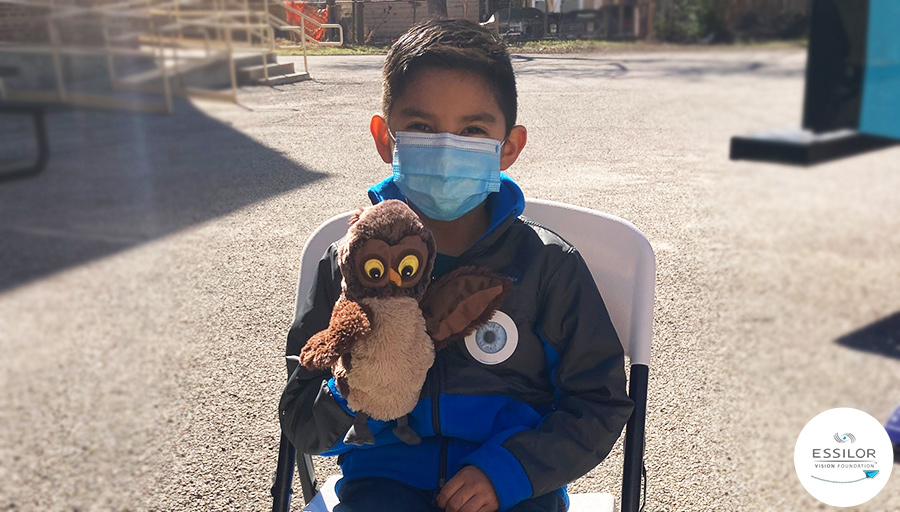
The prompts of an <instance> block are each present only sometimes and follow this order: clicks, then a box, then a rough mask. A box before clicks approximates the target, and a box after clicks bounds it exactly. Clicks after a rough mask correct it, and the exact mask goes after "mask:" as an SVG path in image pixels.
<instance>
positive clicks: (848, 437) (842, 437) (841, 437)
mask: <svg viewBox="0 0 900 512" xmlns="http://www.w3.org/2000/svg"><path fill="white" fill-rule="evenodd" d="M834 440H835V441H837V442H839V443H846V442H847V441H850V444H853V443H855V442H856V437H855V436H854V435H853V434H851V433H849V432H848V433H846V434H838V433H837V432H835V433H834Z"/></svg>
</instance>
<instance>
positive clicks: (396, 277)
mask: <svg viewBox="0 0 900 512" xmlns="http://www.w3.org/2000/svg"><path fill="white" fill-rule="evenodd" d="M388 279H390V280H391V282H392V283H394V284H395V285H397V286H400V285H401V284H402V283H403V280H402V279H400V274H398V273H397V272H396V271H395V270H394V269H392V268H389V269H388Z"/></svg>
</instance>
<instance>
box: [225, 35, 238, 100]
mask: <svg viewBox="0 0 900 512" xmlns="http://www.w3.org/2000/svg"><path fill="white" fill-rule="evenodd" d="M225 35H226V37H227V39H226V42H227V43H228V73H229V74H230V76H231V97H232V99H233V101H234V102H235V103H237V71H236V70H235V65H234V49H233V48H232V45H231V27H230V26H229V27H227V28H226V29H225Z"/></svg>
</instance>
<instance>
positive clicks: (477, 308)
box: [420, 267, 512, 350]
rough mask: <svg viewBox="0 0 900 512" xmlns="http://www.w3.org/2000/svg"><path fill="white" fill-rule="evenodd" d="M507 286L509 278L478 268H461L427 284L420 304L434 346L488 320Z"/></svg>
mask: <svg viewBox="0 0 900 512" xmlns="http://www.w3.org/2000/svg"><path fill="white" fill-rule="evenodd" d="M510 288H512V282H511V281H510V280H509V279H507V278H505V277H502V276H499V275H497V274H495V273H493V272H491V271H490V270H488V269H486V268H481V267H460V268H458V269H456V270H454V271H453V272H450V273H449V274H447V275H445V276H444V277H442V278H440V279H439V280H438V281H437V282H435V283H432V284H431V285H429V286H428V289H427V290H426V291H425V296H424V297H423V298H422V301H421V302H420V306H421V308H422V316H424V317H425V329H426V331H428V335H429V336H431V339H433V340H434V343H435V349H436V350H441V349H442V348H444V347H445V346H446V345H447V343H449V340H450V338H454V337H465V336H468V335H469V334H472V333H473V332H475V331H476V330H477V329H478V328H479V327H481V326H482V325H484V324H485V323H487V321H488V320H490V318H491V316H492V315H493V314H494V312H495V311H497V308H499V307H500V304H501V303H502V302H503V297H505V296H506V293H507V292H508V291H509V290H510Z"/></svg>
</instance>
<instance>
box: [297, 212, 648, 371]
mask: <svg viewBox="0 0 900 512" xmlns="http://www.w3.org/2000/svg"><path fill="white" fill-rule="evenodd" d="M351 213H352V212H347V213H343V214H340V215H337V216H335V217H332V218H331V219H329V220H327V221H325V222H324V223H323V224H322V225H321V226H319V228H318V229H317V230H316V231H315V232H314V233H313V234H312V235H311V236H310V237H309V240H307V242H306V245H305V246H304V247H303V256H302V263H301V268H300V285H299V287H298V293H297V308H298V309H299V307H300V306H301V305H302V303H303V301H304V300H306V295H307V294H308V293H309V289H310V287H312V286H313V282H312V279H311V278H312V276H314V275H315V270H316V266H317V265H318V262H319V259H320V258H321V257H322V254H324V253H325V250H326V249H328V246H329V245H331V244H332V242H334V241H335V240H338V239H340V238H341V237H343V236H344V235H345V234H346V233H347V227H348V224H349V217H350V214H351ZM525 217H528V218H529V219H532V220H533V221H535V222H537V223H539V224H541V225H543V226H545V227H547V228H548V229H551V230H552V231H554V232H555V233H557V234H558V235H560V236H561V237H563V238H564V239H565V240H566V241H568V242H569V243H571V244H572V245H574V246H575V247H576V248H577V249H578V252H580V253H581V255H582V257H583V258H584V260H585V261H586V262H587V264H588V267H589V268H590V270H591V274H592V275H593V277H594V281H595V282H596V283H597V289H599V290H600V294H601V295H602V296H603V300H604V302H605V303H606V308H607V310H608V311H609V314H610V317H611V319H612V322H613V325H614V326H615V328H616V332H617V333H618V334H619V339H620V340H621V342H622V346H623V347H624V348H625V353H626V354H628V356H629V357H630V358H631V364H644V365H649V364H650V341H651V338H652V329H653V289H654V286H655V281H656V258H655V256H654V254H653V249H652V248H651V247H650V243H649V242H648V241H647V239H646V238H645V237H644V235H643V234H641V232H640V231H638V229H637V228H635V227H634V226H633V225H632V224H631V223H629V222H627V221H625V220H623V219H620V218H618V217H615V216H613V215H607V214H605V213H601V212H598V211H595V210H590V209H587V208H581V207H578V206H572V205H567V204H563V203H557V202H554V201H545V200H541V199H527V200H526V207H525ZM304 276H306V279H304Z"/></svg>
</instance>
